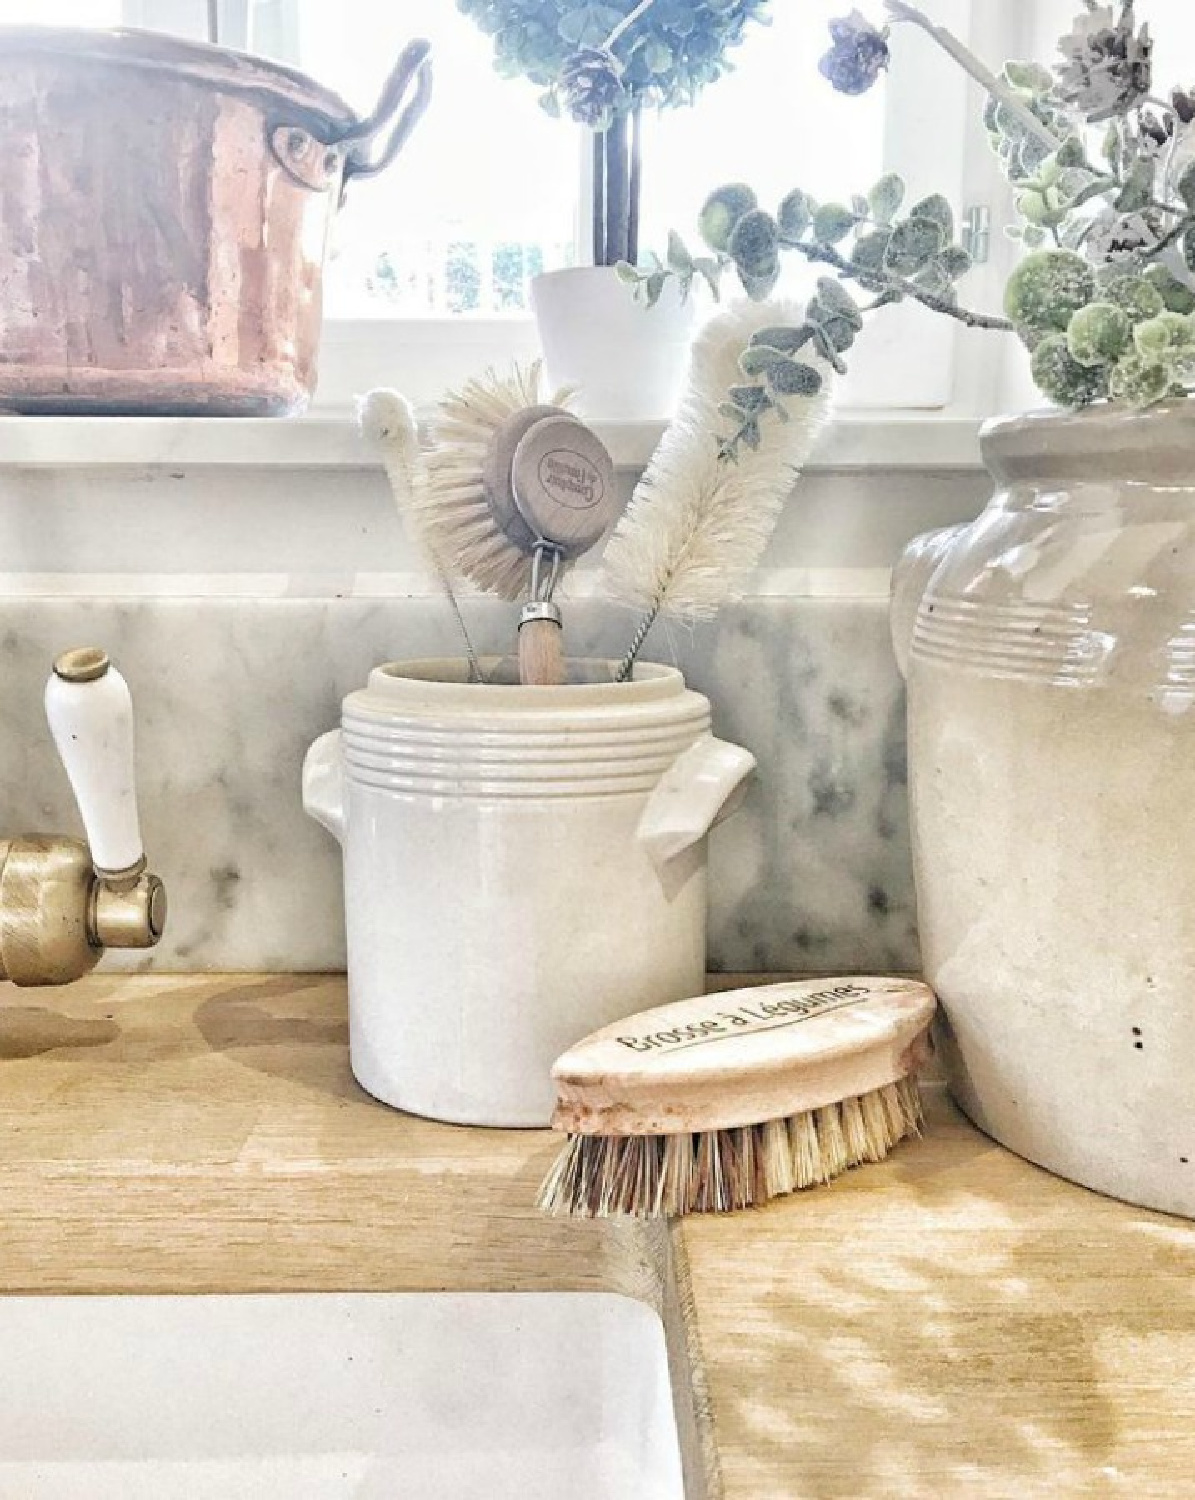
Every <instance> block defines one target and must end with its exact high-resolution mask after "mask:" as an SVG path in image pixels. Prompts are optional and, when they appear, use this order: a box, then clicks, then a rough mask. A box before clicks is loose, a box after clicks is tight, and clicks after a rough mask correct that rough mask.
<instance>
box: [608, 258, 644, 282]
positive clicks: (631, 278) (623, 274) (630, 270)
mask: <svg viewBox="0 0 1195 1500" xmlns="http://www.w3.org/2000/svg"><path fill="white" fill-rule="evenodd" d="M614 274H615V276H617V277H618V279H619V281H621V282H622V284H623V285H624V286H638V285H639V282H640V280H641V277H640V275H639V272H638V271H637V270H636V269H635V267H634V266H633V265H631V263H630V261H629V260H620V261H619V262H618V264H617V265H616V266H615V267H614Z"/></svg>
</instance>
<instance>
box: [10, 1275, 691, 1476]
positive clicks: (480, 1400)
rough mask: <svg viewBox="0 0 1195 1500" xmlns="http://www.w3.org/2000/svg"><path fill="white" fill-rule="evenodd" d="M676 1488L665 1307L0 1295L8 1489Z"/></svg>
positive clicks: (476, 1297)
mask: <svg viewBox="0 0 1195 1500" xmlns="http://www.w3.org/2000/svg"><path fill="white" fill-rule="evenodd" d="M347 1496H352V1497H353V1500H383V1497H385V1500H683V1496H684V1489H683V1484H682V1479H681V1464H680V1454H679V1448H678V1443H677V1435H676V1426H675V1422H674V1419H673V1411H672V1398H671V1392H670V1387H669V1381H668V1367H667V1359H666V1354H665V1346H664V1332H663V1328H662V1327H661V1325H660V1321H659V1319H658V1318H657V1317H656V1316H655V1314H654V1313H653V1312H652V1311H651V1310H650V1309H649V1308H647V1307H645V1306H643V1305H642V1304H640V1303H638V1302H634V1301H632V1300H631V1299H629V1298H625V1297H617V1296H606V1295H595V1294H583V1293H534V1294H492V1293H477V1294H469V1295H449V1294H439V1293H436V1294H423V1293H401V1294H389V1293H385V1294H383V1293H352V1294H347V1295H341V1294H339V1293H315V1294H310V1295H308V1294H302V1295H297V1294H289V1293H287V1294H281V1293H280V1294H276V1295H268V1296H247V1297H242V1296H196V1297H182V1296H179V1297H175V1296H169V1297H91V1296H79V1297H0V1500H340V1497H347Z"/></svg>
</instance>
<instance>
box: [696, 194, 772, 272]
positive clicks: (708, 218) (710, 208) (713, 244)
mask: <svg viewBox="0 0 1195 1500" xmlns="http://www.w3.org/2000/svg"><path fill="white" fill-rule="evenodd" d="M758 206H759V200H758V199H757V198H756V196H755V192H754V190H753V189H752V188H750V187H748V186H747V184H746V183H745V182H731V183H727V184H726V186H725V187H720V188H718V189H716V190H715V191H714V192H712V193H711V194H710V196H709V197H708V198H707V199H706V200H705V203H704V205H703V206H702V210H701V213H700V214H699V216H698V220H697V222H698V227H699V229H700V231H701V238H702V239H703V240H704V241H705V243H706V244H707V245H708V246H709V247H710V249H711V250H715V251H717V252H718V253H719V254H722V255H724V254H725V253H726V252H727V251H728V250H729V249H730V236H731V235H732V234H733V233H734V229H735V225H736V224H737V223H738V222H739V220H740V219H741V218H742V217H743V215H744V214H748V213H750V212H751V211H752V209H754V208H757V207H758Z"/></svg>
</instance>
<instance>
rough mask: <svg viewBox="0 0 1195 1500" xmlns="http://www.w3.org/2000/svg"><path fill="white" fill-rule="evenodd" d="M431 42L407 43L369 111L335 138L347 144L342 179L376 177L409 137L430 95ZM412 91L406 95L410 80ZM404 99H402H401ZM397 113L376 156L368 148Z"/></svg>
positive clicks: (335, 143)
mask: <svg viewBox="0 0 1195 1500" xmlns="http://www.w3.org/2000/svg"><path fill="white" fill-rule="evenodd" d="M431 50H432V49H431V43H430V42H427V41H423V40H421V39H420V40H417V41H413V42H408V43H407V45H406V46H405V47H404V48H403V50H402V53H401V54H400V56H399V59H398V61H397V62H396V63H395V64H394V68H393V70H392V71H391V73H390V76H389V78H387V80H386V82H385V83H384V84H383V85H382V92H381V94H380V95H379V97H378V102H377V104H375V105H374V107H373V110H372V112H371V113H370V114H368V115H366V117H365V118H364V119H363V120H360V121H358V123H357V124H356V125H352V126H350V127H349V129H348V130H345V131H343V132H342V133H341V134H340V135H339V136H337V137H336V139H335V140H334V141H331V142H329V144H330V145H334V146H344V145H347V146H349V148H350V149H349V151H348V153H347V154H346V156H345V161H344V181H345V183H346V184H347V183H348V182H349V180H350V178H353V177H375V176H376V175H377V174H378V173H379V172H382V171H384V170H385V169H386V168H387V167H388V166H389V165H390V163H391V162H392V161H393V160H394V158H395V157H396V156H397V155H398V153H399V152H400V151H401V150H402V148H403V147H404V146H405V145H406V143H407V141H408V140H409V139H410V136H411V132H412V131H413V130H414V129H415V126H416V125H418V123H419V121H420V120H421V119H422V118H423V116H424V114H425V113H426V112H427V106H428V104H429V103H430V102H431V97H432V65H431ZM412 80H414V84H415V92H414V93H413V94H412V95H411V97H410V98H407V94H408V91H409V89H410V86H411V82H412ZM404 101H405V102H404ZM396 114H397V119H395V120H394V126H393V129H392V130H391V131H390V134H389V135H388V136H387V137H386V141H385V143H384V145H383V146H382V147H381V149H380V150H379V151H378V153H377V154H376V155H371V154H370V151H369V148H370V147H371V146H372V145H373V142H374V139H375V138H376V137H377V136H378V135H380V134H381V132H382V131H383V130H384V129H385V127H386V125H387V123H388V122H389V121H390V120H391V119H393V118H394V116H395V115H396Z"/></svg>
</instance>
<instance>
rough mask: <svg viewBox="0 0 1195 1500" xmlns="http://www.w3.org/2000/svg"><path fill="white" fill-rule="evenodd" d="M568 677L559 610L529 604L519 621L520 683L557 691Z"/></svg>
mask: <svg viewBox="0 0 1195 1500" xmlns="http://www.w3.org/2000/svg"><path fill="white" fill-rule="evenodd" d="M567 675H568V674H567V671H566V668H565V661H564V630H563V628H562V622H561V618H560V611H559V609H557V607H556V606H555V605H554V604H545V603H538V604H537V603H532V604H528V605H527V606H526V607H525V608H524V610H523V618H522V619H521V620H520V621H519V681H520V682H521V683H522V684H523V686H524V687H559V686H560V685H561V683H563V682H564V681H565V680H566V678H567Z"/></svg>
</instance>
